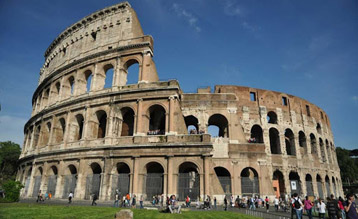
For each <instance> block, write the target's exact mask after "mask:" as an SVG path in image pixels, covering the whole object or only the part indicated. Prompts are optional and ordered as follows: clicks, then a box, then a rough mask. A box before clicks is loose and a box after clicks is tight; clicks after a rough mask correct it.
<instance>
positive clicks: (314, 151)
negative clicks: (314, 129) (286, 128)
mask: <svg viewBox="0 0 358 219" xmlns="http://www.w3.org/2000/svg"><path fill="white" fill-rule="evenodd" d="M310 141H311V154H316V155H317V152H318V151H317V140H316V137H315V136H314V134H312V133H311V134H310Z"/></svg>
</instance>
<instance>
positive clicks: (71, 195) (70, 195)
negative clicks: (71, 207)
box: [68, 191, 73, 204]
mask: <svg viewBox="0 0 358 219" xmlns="http://www.w3.org/2000/svg"><path fill="white" fill-rule="evenodd" d="M72 198H73V193H72V191H71V192H70V194H68V204H71V203H72Z"/></svg>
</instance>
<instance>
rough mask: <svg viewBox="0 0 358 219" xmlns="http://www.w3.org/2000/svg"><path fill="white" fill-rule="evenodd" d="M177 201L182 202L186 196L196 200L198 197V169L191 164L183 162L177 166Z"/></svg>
mask: <svg viewBox="0 0 358 219" xmlns="http://www.w3.org/2000/svg"><path fill="white" fill-rule="evenodd" d="M178 178H179V180H178V192H179V200H182V201H184V200H185V198H186V196H189V197H190V199H191V200H196V199H197V198H198V196H200V176H199V170H198V167H197V166H196V165H195V164H194V163H192V162H185V163H182V164H181V165H180V166H179V175H178Z"/></svg>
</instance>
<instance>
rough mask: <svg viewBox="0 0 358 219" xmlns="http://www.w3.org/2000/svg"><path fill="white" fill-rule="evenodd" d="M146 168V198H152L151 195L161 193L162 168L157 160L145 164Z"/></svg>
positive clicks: (162, 181)
mask: <svg viewBox="0 0 358 219" xmlns="http://www.w3.org/2000/svg"><path fill="white" fill-rule="evenodd" d="M146 169H147V176H146V180H145V181H146V182H145V186H146V187H145V191H146V196H147V197H146V199H147V200H152V198H153V196H155V195H161V194H163V183H164V177H163V175H164V168H163V167H162V165H160V164H159V163H157V162H150V163H148V164H147V165H146Z"/></svg>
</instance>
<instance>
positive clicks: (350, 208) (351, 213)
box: [343, 193, 358, 219]
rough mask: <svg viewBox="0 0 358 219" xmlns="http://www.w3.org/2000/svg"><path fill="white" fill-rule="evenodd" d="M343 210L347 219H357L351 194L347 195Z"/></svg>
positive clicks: (357, 215) (355, 207)
mask: <svg viewBox="0 0 358 219" xmlns="http://www.w3.org/2000/svg"><path fill="white" fill-rule="evenodd" d="M343 206H344V210H345V211H346V218H347V219H358V214H357V206H356V203H355V202H354V196H353V194H351V193H349V194H347V201H345V202H344V203H343Z"/></svg>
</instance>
